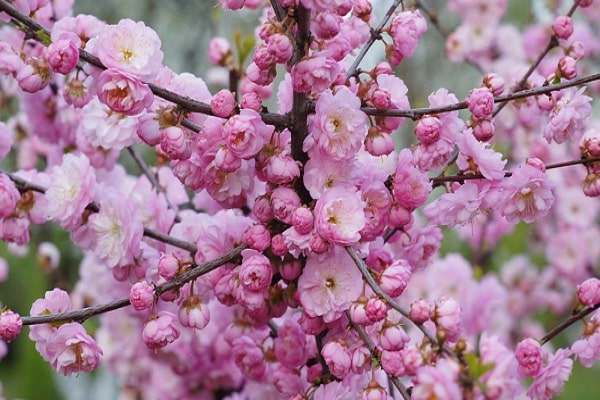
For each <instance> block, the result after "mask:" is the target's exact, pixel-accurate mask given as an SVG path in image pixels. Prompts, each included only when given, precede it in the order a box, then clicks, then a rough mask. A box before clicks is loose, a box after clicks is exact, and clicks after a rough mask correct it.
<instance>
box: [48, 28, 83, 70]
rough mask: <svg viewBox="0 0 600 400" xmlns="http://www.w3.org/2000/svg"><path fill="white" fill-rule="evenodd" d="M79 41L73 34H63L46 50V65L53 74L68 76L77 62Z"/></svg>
mask: <svg viewBox="0 0 600 400" xmlns="http://www.w3.org/2000/svg"><path fill="white" fill-rule="evenodd" d="M80 45H81V39H80V38H79V36H77V35H76V34H74V33H70V32H65V33H63V34H62V35H61V36H60V37H59V38H58V40H55V41H53V42H52V43H51V44H50V46H48V48H47V50H46V57H47V58H48V64H49V65H50V68H52V70H53V71H54V72H58V73H59V74H64V75H66V74H68V73H69V72H71V71H73V69H75V67H76V66H77V63H78V62H79V46H80Z"/></svg>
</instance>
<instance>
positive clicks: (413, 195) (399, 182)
mask: <svg viewBox="0 0 600 400" xmlns="http://www.w3.org/2000/svg"><path fill="white" fill-rule="evenodd" d="M392 185H393V191H394V197H395V199H396V202H397V203H398V204H399V205H401V206H403V207H406V208H415V207H419V206H421V205H423V203H425V200H427V197H428V196H429V192H431V181H430V180H429V178H428V177H427V174H425V173H423V172H421V171H419V170H418V169H417V168H416V167H415V166H414V161H413V156H412V153H411V151H410V150H408V149H404V150H402V151H401V152H400V154H399V155H398V164H397V166H396V173H395V174H394V181H393V184H392Z"/></svg>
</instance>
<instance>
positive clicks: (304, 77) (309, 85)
mask: <svg viewBox="0 0 600 400" xmlns="http://www.w3.org/2000/svg"><path fill="white" fill-rule="evenodd" d="M339 73H340V67H339V64H338V63H337V62H336V61H335V60H333V59H331V58H328V57H326V56H322V55H319V56H315V57H312V58H307V59H305V60H302V61H300V62H298V63H296V64H294V66H293V67H292V71H291V75H292V86H293V88H294V90H295V91H296V92H303V93H309V92H313V93H321V92H324V91H325V90H327V89H328V88H329V87H330V86H331V84H332V83H333V82H334V81H335V80H336V79H337V77H338V74H339Z"/></svg>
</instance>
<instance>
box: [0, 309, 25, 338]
mask: <svg viewBox="0 0 600 400" xmlns="http://www.w3.org/2000/svg"><path fill="white" fill-rule="evenodd" d="M22 327H23V321H22V320H21V316H20V315H19V314H17V313H15V312H13V311H11V310H6V311H4V312H2V313H0V339H2V340H4V341H6V342H10V341H12V340H13V339H14V338H16V337H17V336H18V335H19V332H21V328H22Z"/></svg>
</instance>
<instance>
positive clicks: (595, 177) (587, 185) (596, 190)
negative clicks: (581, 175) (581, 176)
mask: <svg viewBox="0 0 600 400" xmlns="http://www.w3.org/2000/svg"><path fill="white" fill-rule="evenodd" d="M583 193H584V194H585V195H586V196H588V197H598V196H600V174H599V173H596V172H590V173H589V174H587V175H586V177H585V180H584V181H583Z"/></svg>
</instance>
